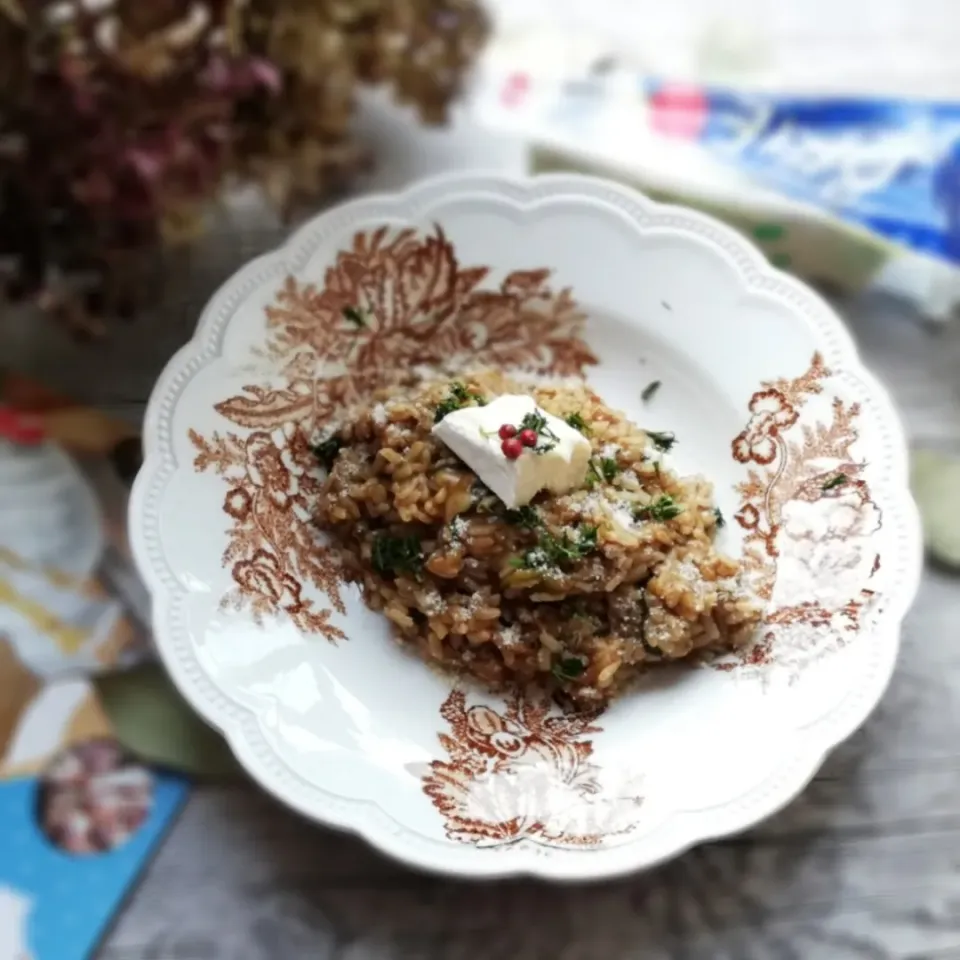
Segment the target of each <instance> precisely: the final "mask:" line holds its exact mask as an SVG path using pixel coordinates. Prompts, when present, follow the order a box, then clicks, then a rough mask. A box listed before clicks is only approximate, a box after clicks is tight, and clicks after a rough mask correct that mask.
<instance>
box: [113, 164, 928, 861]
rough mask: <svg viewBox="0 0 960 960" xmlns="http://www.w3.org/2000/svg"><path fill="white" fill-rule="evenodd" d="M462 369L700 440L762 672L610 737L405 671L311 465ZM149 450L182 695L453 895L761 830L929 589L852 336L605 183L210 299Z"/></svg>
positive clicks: (507, 193)
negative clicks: (363, 402) (531, 373)
mask: <svg viewBox="0 0 960 960" xmlns="http://www.w3.org/2000/svg"><path fill="white" fill-rule="evenodd" d="M358 302H359V303H362V304H365V305H367V306H369V307H370V308H371V310H372V313H373V315H374V316H375V318H376V319H375V320H374V321H373V322H371V323H370V324H369V325H368V326H367V327H365V328H363V329H360V330H357V329H355V328H352V327H351V326H350V325H349V324H345V322H344V321H343V319H342V316H341V310H342V307H343V306H346V305H353V304H357V303H358ZM439 313H442V314H443V315H444V316H445V317H446V318H447V319H445V320H444V322H443V324H442V325H441V327H440V329H439V331H438V330H436V329H435V328H431V329H432V330H433V333H432V335H431V336H430V337H424V336H422V335H421V336H418V334H421V333H422V329H423V327H422V324H423V322H424V319H425V317H432V318H435V317H436V316H437V315H438V314H439ZM458 357H460V358H466V357H469V359H470V360H471V361H473V362H476V361H478V360H482V361H489V362H493V363H501V364H506V365H510V364H517V363H521V364H533V365H534V366H536V367H538V368H540V369H544V370H547V369H549V370H554V371H561V372H565V373H576V372H582V373H584V374H585V375H586V376H587V377H588V379H589V381H590V382H591V384H592V385H594V386H595V388H596V389H597V390H598V391H599V392H600V394H601V395H603V396H604V397H605V398H606V400H607V401H608V402H610V403H611V404H613V405H614V406H616V407H620V408H622V409H624V410H625V411H627V412H628V414H629V415H631V416H632V417H633V418H634V419H636V420H637V421H638V422H640V423H641V424H642V425H643V426H646V427H649V428H655V429H669V430H673V431H675V432H676V434H677V436H678V438H679V442H678V444H677V447H676V456H675V458H674V465H675V466H676V467H677V469H679V470H681V471H696V472H703V473H706V474H707V475H708V476H710V477H711V478H712V479H713V480H714V481H715V483H716V488H717V498H718V501H719V503H720V505H721V508H722V509H723V511H724V513H725V514H726V516H727V517H728V518H729V520H728V523H727V526H726V528H725V530H724V531H723V534H722V537H723V541H724V545H725V547H726V549H727V550H728V551H730V552H733V553H735V554H738V555H744V556H745V557H746V563H747V565H748V567H749V569H750V571H751V575H752V577H753V580H754V582H755V584H756V585H757V586H758V588H759V589H760V590H761V592H764V593H765V595H766V596H767V597H768V599H769V612H768V615H767V619H766V623H765V625H764V627H763V630H762V631H761V632H760V633H759V634H758V638H757V643H756V646H755V647H754V648H752V649H751V650H749V651H748V652H747V653H745V654H744V655H743V656H741V657H739V658H738V659H731V660H729V661H727V662H725V663H722V664H718V665H715V666H713V667H704V668H700V669H681V670H677V671H675V672H674V673H672V674H662V673H658V674H656V681H653V680H652V681H651V682H650V683H649V684H648V685H647V686H646V687H645V688H641V689H640V690H638V691H637V692H636V693H634V694H632V695H630V696H629V697H626V698H624V699H623V700H621V701H620V702H618V703H617V704H616V705H615V706H614V707H613V708H611V709H610V710H608V711H607V712H606V713H605V714H603V715H602V716H601V717H599V718H597V719H595V720H593V721H589V722H588V721H586V720H584V719H576V718H570V717H564V716H561V715H559V714H555V715H546V714H545V713H544V710H543V709H542V708H541V707H540V706H538V705H537V704H531V703H523V702H520V701H518V700H517V699H516V698H515V697H506V698H501V697H495V696H487V695H484V694H482V693H480V692H478V691H477V690H476V689H474V688H469V689H456V688H454V687H453V685H452V681H449V680H447V679H445V678H444V677H441V676H438V675H437V674H436V673H434V672H432V671H431V670H429V669H427V668H426V667H425V666H424V665H423V664H422V663H421V662H419V661H418V660H417V659H415V658H414V657H412V656H408V655H406V654H405V653H404V652H403V651H402V650H401V649H400V648H399V647H398V646H397V645H396V644H395V643H393V641H392V640H391V639H390V637H389V633H388V630H387V627H386V624H385V622H384V621H383V620H382V619H381V618H380V617H379V616H377V615H375V614H373V613H371V612H370V611H368V610H367V609H366V608H365V607H364V605H363V604H362V602H361V600H360V598H359V595H358V593H357V592H356V591H355V589H354V588H352V587H348V586H344V585H343V584H341V583H339V582H338V581H337V578H336V574H335V571H334V570H333V568H332V567H331V566H330V561H329V560H328V559H327V557H326V555H325V554H324V552H323V549H322V547H321V546H318V545H317V544H316V543H315V541H314V534H313V533H312V532H311V526H310V516H311V499H312V497H313V496H314V494H315V491H316V488H317V479H316V474H315V472H313V470H314V468H313V464H312V462H311V459H310V454H309V452H308V451H307V447H306V443H305V439H304V438H305V437H306V436H308V435H310V434H312V433H313V431H314V430H315V428H316V426H317V425H318V424H321V423H322V422H323V420H324V419H325V418H326V417H328V416H329V415H330V412H331V411H332V410H335V409H337V408H338V407H339V406H340V405H342V404H343V403H344V402H345V401H348V400H351V399H353V398H356V397H357V396H359V395H362V393H363V392H364V391H365V390H367V389H369V387H370V385H371V384H372V383H375V382H376V381H377V379H378V377H379V376H381V375H382V374H383V372H384V370H386V369H387V368H389V367H390V366H397V367H405V366H409V365H411V364H414V363H429V362H433V361H441V360H443V361H451V360H456V359H457V358H458ZM594 361H596V362H594ZM652 380H661V381H662V382H663V386H662V388H661V389H660V391H659V392H658V393H657V395H656V396H655V398H654V399H653V400H652V401H651V402H650V403H648V404H643V403H642V402H641V398H640V394H641V391H642V390H643V388H644V386H645V385H646V384H647V383H649V382H650V381H652ZM145 437H146V439H145V443H146V454H147V456H146V462H145V465H144V468H143V471H142V473H141V475H140V477H139V479H138V481H137V484H136V487H135V490H134V494H133V499H132V504H131V532H132V537H133V544H134V548H135V552H136V555H137V558H138V562H139V565H140V567H141V569H142V571H143V574H144V575H145V577H146V579H147V581H148V584H149V586H150V588H151V590H152V592H153V596H154V598H155V611H154V624H155V628H156V638H157V644H158V647H159V649H160V653H161V655H162V657H163V659H164V661H165V663H166V665H167V667H168V669H169V670H170V673H171V674H172V676H173V678H174V680H175V681H176V683H177V685H178V686H179V687H180V689H181V690H182V692H183V693H184V695H185V696H186V698H187V699H188V700H189V701H190V703H191V704H193V706H194V707H195V708H196V709H197V710H198V711H199V712H200V713H201V714H202V715H203V716H204V717H206V718H207V720H209V721H210V723H212V724H214V725H215V726H216V727H218V728H219V729H220V730H222V731H223V732H224V734H225V735H226V737H227V739H228V740H229V742H230V744H231V746H232V748H233V750H234V751H235V753H236V755H237V757H238V758H239V759H240V761H241V762H242V763H243V765H244V766H245V767H246V768H247V770H249V772H250V773H251V775H252V776H253V777H254V778H255V779H256V780H258V781H259V782H260V783H261V784H263V786H264V787H266V788H267V789H268V790H270V791H271V792H272V793H274V794H276V795H277V796H278V797H280V798H281V799H282V800H284V801H285V802H286V803H288V804H289V805H290V806H292V807H294V808H295V809H297V810H299V811H301V812H302V813H304V814H306V815H307V816H309V817H311V818H313V819H315V820H318V821H321V822H324V823H327V824H331V825H334V826H338V827H343V828H347V829H350V830H354V831H356V832H358V833H360V834H362V835H363V836H364V837H366V838H367V839H368V840H369V841H370V842H372V843H374V844H375V845H376V846H378V847H380V848H381V849H382V850H384V851H386V852H388V853H390V854H393V855H394V856H397V857H399V858H401V859H402V860H406V861H408V862H410V863H411V864H415V865H417V866H421V867H425V868H428V869H431V870H438V871H444V872H449V873H455V874H461V875H469V876H502V875H508V874H518V873H527V874H536V875H539V876H543V877H550V878H572V879H573V878H576V879H579V878H590V877H600V876H607V875H611V874H616V873H619V872H623V871H628V870H634V869H637V868H640V867H645V866H648V865H650V864H653V863H655V862H657V861H660V860H663V859H665V858H667V857H671V856H673V855H675V854H677V853H678V852H680V851H682V850H684V849H685V848H687V847H689V846H691V845H692V844H695V843H697V842H700V841H702V840H705V839H707V838H710V837H717V836H721V835H723V834H728V833H732V832H734V831H738V830H742V829H744V828H746V827H749V826H750V825H752V824H754V823H756V822H757V821H759V820H761V819H762V818H764V817H766V816H768V815H769V814H771V813H772V812H774V811H775V810H777V809H778V808H780V807H781V806H783V805H784V804H785V803H786V802H787V801H788V800H790V799H791V798H792V797H793V796H794V795H795V794H796V793H797V792H798V791H799V790H800V789H801V788H802V787H803V785H804V784H805V783H806V782H807V781H808V780H809V779H810V777H811V776H812V775H813V774H814V772H815V771H816V770H817V768H818V767H819V765H820V763H821V762H822V760H823V758H824V756H825V754H826V753H827V752H828V751H829V750H830V748H831V747H833V746H834V745H836V744H837V743H838V742H840V741H841V740H843V739H844V738H845V737H846V736H848V735H849V734H850V733H851V732H852V731H853V730H854V729H855V728H856V727H857V726H858V725H859V724H860V723H862V722H863V720H864V719H865V717H866V716H867V715H868V713H869V712H870V710H871V709H872V708H873V707H874V705H875V704H876V702H877V700H878V699H879V697H880V695H881V693H882V691H883V689H884V687H885V686H886V684H887V681H888V679H889V677H890V673H891V671H892V669H893V665H894V661H895V658H896V652H897V646H898V639H899V631H900V622H901V619H902V617H903V614H904V612H905V610H906V608H907V606H908V604H909V603H910V600H911V599H912V597H913V595H914V592H915V589H916V586H917V581H918V576H919V569H920V543H919V536H918V523H917V519H916V515H915V510H914V507H913V504H912V502H911V500H910V497H909V495H908V493H907V484H906V462H907V458H906V451H905V445H904V440H903V436H902V434H901V430H900V427H899V425H898V422H897V418H896V416H895V414H894V412H893V409H892V408H891V404H890V401H889V400H888V398H887V397H886V395H885V394H884V392H883V390H882V389H881V388H880V387H879V386H878V385H877V384H876V382H875V381H874V380H873V378H872V377H871V376H870V375H869V374H868V373H866V372H865V371H864V370H863V368H862V367H861V366H860V363H859V361H858V359H857V355H856V353H855V350H854V347H853V345H852V343H851V341H850V339H849V337H848V335H847V333H846V331H845V330H844V328H843V326H842V325H841V323H840V321H839V320H838V319H837V318H836V317H835V315H834V314H833V313H832V312H831V311H830V309H829V308H828V307H827V306H826V305H825V304H824V303H823V302H822V301H821V300H819V299H818V298H817V297H816V296H815V295H814V294H812V293H810V292H809V291H808V290H807V289H806V288H804V287H803V286H801V285H800V284H799V283H797V282H795V281H794V280H791V279H789V278H788V277H786V276H784V275H782V274H780V273H777V272H776V271H774V270H772V269H771V268H769V267H768V266H767V265H766V264H765V262H764V261H763V259H762V258H761V256H760V255H759V254H758V253H757V252H756V251H755V250H753V249H752V248H751V247H750V246H749V245H748V244H747V243H745V241H743V240H742V239H741V238H740V237H739V236H738V235H736V234H735V233H733V232H732V231H730V230H728V229H726V228H724V227H722V226H720V225H719V224H717V223H715V222H713V221H711V220H709V219H707V218H705V217H703V216H699V215H696V214H693V213H690V212H687V211H685V210H680V209H675V208H669V207H662V206H658V205H657V204H655V203H652V202H650V201H649V200H646V199H645V198H643V197H641V196H639V195H637V194H635V193H632V192H630V191H628V190H626V189H622V188H619V187H616V186H613V185H611V184H607V183H604V182H602V181H598V180H590V179H585V178H579V177H566V176H563V177H547V178H542V179H537V180H533V181H527V182H516V181H510V180H506V179H501V178H494V177H478V176H471V177H457V178H445V179H439V180H433V181H429V182H426V183H423V184H420V185H418V186H416V187H414V188H412V189H411V190H409V191H407V192H405V193H402V194H399V195H396V196H377V197H371V198H368V199H363V200H359V201H356V202H353V203H349V204H347V205H345V206H342V207H340V208H338V209H336V210H334V211H332V212H330V213H326V214H324V215H322V216H320V217H318V218H317V219H315V220H313V221H312V222H310V223H309V224H307V225H306V226H305V227H304V228H302V229H301V230H300V231H299V232H298V233H297V234H296V235H295V236H294V237H293V238H292V239H291V240H290V242H289V243H288V244H287V245H286V246H285V247H284V248H283V249H281V250H279V251H277V252H275V253H272V254H269V255H267V256H265V257H261V258H260V259H258V260H256V261H254V262H253V263H251V264H249V265H248V266H247V267H245V268H244V269H243V270H241V271H240V272H239V273H238V274H237V275H236V276H234V277H233V279H231V280H230V281H229V282H228V283H227V284H226V285H225V286H224V287H223V288H222V289H221V290H220V292H219V293H218V294H217V295H216V296H215V297H214V298H213V300H212V301H211V303H210V305H209V306H208V308H207V310H206V311H205V313H204V315H203V317H202V319H201V321H200V325H199V328H198V330H197V333H196V336H195V337H194V339H193V340H192V341H191V342H190V343H189V344H187V346H186V347H184V348H183V349H182V350H181V351H180V352H179V353H178V354H177V355H176V356H175V357H174V359H173V360H172V361H171V362H170V364H169V366H168V367H167V369H166V371H165V372H164V374H163V376H162V377H161V378H160V381H159V383H158V384H157V387H156V389H155V392H154V394H153V397H152V400H151V403H150V407H149V411H148V414H147V421H146V434H145ZM838 477H842V479H839V480H838V479H837V478H838Z"/></svg>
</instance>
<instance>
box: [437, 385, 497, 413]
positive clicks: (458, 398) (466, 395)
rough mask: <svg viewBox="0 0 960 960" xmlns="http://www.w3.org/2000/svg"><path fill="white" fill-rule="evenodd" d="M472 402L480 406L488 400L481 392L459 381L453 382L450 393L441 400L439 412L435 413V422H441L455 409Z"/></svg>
mask: <svg viewBox="0 0 960 960" xmlns="http://www.w3.org/2000/svg"><path fill="white" fill-rule="evenodd" d="M471 402H473V403H475V404H476V405H477V406H478V407H482V406H484V405H485V404H486V402H487V401H486V400H485V399H484V398H483V397H482V396H480V394H479V393H475V392H474V391H473V390H468V389H467V387H465V386H464V385H463V384H462V383H460V382H459V381H457V382H455V383H451V384H450V395H449V396H448V397H447V398H446V399H445V400H442V401H441V402H440V404H439V406H438V407H437V412H436V414H434V417H433V422H434V423H439V422H440V421H441V420H442V419H443V418H444V417H445V416H446V415H447V414H448V413H453V411H454V410H459V409H461V408H462V407H466V406H468V405H469V404H470V403H471Z"/></svg>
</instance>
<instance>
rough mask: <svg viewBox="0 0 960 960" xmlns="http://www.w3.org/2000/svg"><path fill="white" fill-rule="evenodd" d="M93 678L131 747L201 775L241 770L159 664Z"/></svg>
mask: <svg viewBox="0 0 960 960" xmlns="http://www.w3.org/2000/svg"><path fill="white" fill-rule="evenodd" d="M94 683H95V685H96V688H97V691H98V693H99V694H100V699H101V701H102V702H103V707H104V709H105V710H106V712H107V715H108V717H109V718H110V721H111V723H112V724H113V726H114V728H115V731H116V736H117V739H118V740H119V741H120V742H121V743H122V744H123V745H124V746H125V747H126V748H127V749H128V750H130V751H131V752H132V753H134V754H136V755H137V756H139V757H141V758H142V759H144V760H147V761H148V762H150V763H155V764H160V765H162V766H167V767H172V768H174V769H176V770H181V771H183V772H185V773H190V774H194V775H196V776H200V777H214V778H222V777H233V776H238V775H239V774H240V772H241V770H240V766H239V765H238V764H237V762H236V760H234V758H233V755H232V754H231V753H230V749H229V748H228V747H227V744H226V743H225V741H224V740H223V738H222V737H221V736H220V734H218V733H217V732H216V731H214V730H213V729H211V728H210V727H208V726H207V725H206V724H205V723H204V722H203V721H202V720H201V719H200V718H199V717H198V716H197V715H196V714H195V713H194V712H193V710H191V709H190V707H189V706H187V704H186V703H185V702H184V700H183V698H182V697H181V696H180V694H179V693H177V691H176V689H175V688H174V686H173V684H172V683H171V682H170V681H169V680H168V679H167V677H166V674H165V673H164V672H163V670H162V669H161V668H160V667H159V666H158V665H156V664H147V665H145V666H142V667H137V668H135V669H133V670H128V671H123V672H118V673H112V674H108V675H105V676H101V677H97V678H96V679H95V681H94Z"/></svg>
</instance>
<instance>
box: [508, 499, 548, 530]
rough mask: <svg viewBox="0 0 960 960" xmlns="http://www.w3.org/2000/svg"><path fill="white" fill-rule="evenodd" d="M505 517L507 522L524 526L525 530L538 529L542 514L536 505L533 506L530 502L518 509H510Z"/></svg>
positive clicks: (516, 525)
mask: <svg viewBox="0 0 960 960" xmlns="http://www.w3.org/2000/svg"><path fill="white" fill-rule="evenodd" d="M505 518H506V521H507V523H512V524H513V525H514V526H515V527H522V528H523V529H524V530H536V529H537V527H539V526H540V514H539V513H537V510H536V507H531V506H530V505H529V504H527V505H526V506H523V507H520V508H518V509H517V510H508V511H507V512H506V514H505Z"/></svg>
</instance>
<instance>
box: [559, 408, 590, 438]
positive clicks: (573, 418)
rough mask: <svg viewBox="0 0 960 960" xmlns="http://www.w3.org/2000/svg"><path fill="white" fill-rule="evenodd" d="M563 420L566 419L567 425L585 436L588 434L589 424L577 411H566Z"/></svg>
mask: <svg viewBox="0 0 960 960" xmlns="http://www.w3.org/2000/svg"><path fill="white" fill-rule="evenodd" d="M564 420H566V422H567V426H569V427H573V429H574V430H579V431H580V432H581V433H582V434H583V435H584V436H585V437H588V436H590V425H589V424H588V423H587V421H586V420H584V419H583V417H582V416H581V415H580V414H579V413H568V414H567V415H566V417H564Z"/></svg>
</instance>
